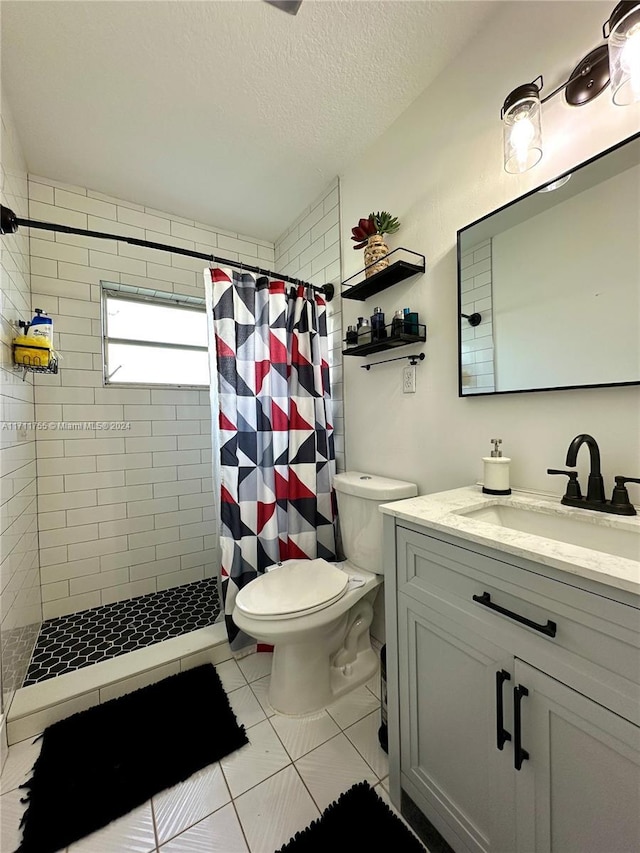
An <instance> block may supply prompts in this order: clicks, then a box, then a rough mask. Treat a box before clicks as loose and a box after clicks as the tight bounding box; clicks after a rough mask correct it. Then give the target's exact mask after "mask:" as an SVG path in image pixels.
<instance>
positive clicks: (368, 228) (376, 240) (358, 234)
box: [351, 210, 400, 278]
mask: <svg viewBox="0 0 640 853" xmlns="http://www.w3.org/2000/svg"><path fill="white" fill-rule="evenodd" d="M398 228H400V223H399V222H398V220H397V219H396V217H395V216H392V215H391V214H390V213H388V212H387V211H386V210H383V211H378V213H370V214H369V217H368V218H367V219H361V220H360V221H359V222H358V224H357V225H356V226H355V228H352V229H351V239H352V240H355V241H356V245H355V246H354V247H353V248H354V249H364V265H365V275H366V277H367V278H369V276H372V275H374V274H375V273H377V272H380V270H383V269H386V268H387V267H388V266H389V258H388V257H386V256H387V255H388V254H389V247H388V246H387V244H386V243H385V242H384V235H385V234H395V233H396V231H397V230H398Z"/></svg>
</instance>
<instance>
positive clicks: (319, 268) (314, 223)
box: [275, 178, 344, 471]
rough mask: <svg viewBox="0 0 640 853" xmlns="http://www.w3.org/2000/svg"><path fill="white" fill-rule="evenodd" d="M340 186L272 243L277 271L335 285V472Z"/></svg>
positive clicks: (340, 437)
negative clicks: (273, 244)
mask: <svg viewBox="0 0 640 853" xmlns="http://www.w3.org/2000/svg"><path fill="white" fill-rule="evenodd" d="M339 202H340V187H339V184H338V180H337V178H336V179H335V180H334V181H332V182H331V183H330V184H329V186H328V187H327V188H326V189H325V191H324V192H323V193H321V194H320V196H319V197H318V198H317V199H315V201H314V202H312V204H310V205H309V206H308V207H306V208H305V209H304V210H303V211H302V213H301V214H300V215H299V216H298V217H297V218H296V219H295V220H294V222H293V223H292V224H291V225H290V226H289V227H288V228H287V229H286V231H285V232H284V234H282V235H281V236H280V237H279V238H278V239H277V240H276V244H275V256H276V261H275V263H276V270H277V271H278V272H281V273H284V274H285V275H290V276H295V277H296V278H300V279H302V281H309V282H311V283H312V284H316V285H321V284H334V285H335V290H336V295H335V297H334V298H333V300H332V301H331V302H329V303H328V305H327V331H328V335H329V367H330V369H329V375H330V381H331V397H332V401H333V427H334V440H335V449H336V469H337V470H338V471H344V404H343V392H342V346H343V345H342V337H343V334H342V300H341V298H340V204H339Z"/></svg>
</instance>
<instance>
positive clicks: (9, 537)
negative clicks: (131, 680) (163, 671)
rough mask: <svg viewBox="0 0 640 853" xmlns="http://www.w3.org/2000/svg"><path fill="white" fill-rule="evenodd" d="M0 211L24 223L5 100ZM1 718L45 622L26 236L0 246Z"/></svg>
mask: <svg viewBox="0 0 640 853" xmlns="http://www.w3.org/2000/svg"><path fill="white" fill-rule="evenodd" d="M0 150H1V152H2V163H1V179H0V180H1V186H0V189H1V197H2V204H3V205H6V206H7V207H9V208H11V209H12V210H13V211H14V212H15V213H16V214H17V215H18V216H21V217H28V216H29V207H28V193H27V172H26V166H25V163H24V159H23V156H22V152H21V148H20V142H19V140H18V137H17V135H16V132H15V128H14V125H13V122H12V119H11V115H10V112H9V109H8V105H7V101H6V99H5V98H4V97H3V98H2V139H1V149H0ZM0 267H1V269H0V406H1V409H2V414H1V418H0V421H1V423H0V524H1V527H0V533H1V537H2V538H1V540H0V543H1V544H0V584H1V593H0V600H1V608H0V609H1V612H0V617H1V630H0V658H1V662H2V666H1V667H0V672H1V682H2V700H0V711H1V710H2V709H4V711H5V712H7V711H8V709H9V706H10V704H11V700H12V698H13V694H14V692H15V690H16V689H17V688H18V687H20V686H21V685H22V682H23V680H24V676H25V674H26V671H27V667H28V665H29V660H30V658H31V652H32V650H33V646H34V644H35V641H36V637H37V634H38V630H39V628H40V623H41V621H42V607H41V599H40V576H39V564H38V529H37V513H36V440H35V433H34V431H33V430H31V429H29V428H28V426H27V427H25V428H22V429H16V428H14V426H15V425H17V424H20V423H22V422H24V423H25V424H27V425H30V424H31V423H32V422H33V420H34V389H33V379H32V375H31V374H27V375H26V377H25V380H24V381H23V379H22V371H21V370H14V368H13V358H12V353H11V341H12V339H13V337H14V336H15V334H16V332H17V322H18V321H19V320H29V319H30V318H31V297H30V292H29V291H30V269H29V234H28V232H27V231H25V230H22V231H20V232H18V233H17V234H12V235H6V236H4V237H2V239H1V241H0Z"/></svg>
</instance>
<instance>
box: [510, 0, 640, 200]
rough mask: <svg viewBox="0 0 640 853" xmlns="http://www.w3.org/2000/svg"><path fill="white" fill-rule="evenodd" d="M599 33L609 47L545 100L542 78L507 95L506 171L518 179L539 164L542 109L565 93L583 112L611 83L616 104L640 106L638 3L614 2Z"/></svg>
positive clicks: (596, 51) (584, 62) (583, 62)
mask: <svg viewBox="0 0 640 853" xmlns="http://www.w3.org/2000/svg"><path fill="white" fill-rule="evenodd" d="M602 32H603V35H604V37H605V38H606V39H608V45H606V44H602V45H599V46H598V47H596V48H594V49H593V50H591V51H590V52H589V53H588V54H587V55H586V56H585V57H584V58H583V59H582V60H581V61H580V62H579V63H578V65H576V67H575V68H574V69H573V71H572V72H571V74H570V75H569V77H568V79H567V80H566V81H565V82H564V83H562V84H561V85H560V86H558V87H557V88H556V89H554V90H553V92H550V93H549V94H548V95H546V96H545V97H544V98H541V97H540V92H541V91H542V87H543V82H544V81H543V78H542V75H540V76H539V77H536V79H535V80H533V81H532V82H531V83H525V84H524V85H522V86H518V87H516V88H515V89H514V90H513V91H512V92H510V93H509V94H508V95H507V97H506V98H505V101H504V104H503V106H502V110H501V112H500V118H501V119H502V133H503V149H504V169H505V172H510V173H511V174H519V173H521V172H526V171H527V170H528V169H531V168H532V167H533V166H535V165H536V163H539V162H540V159H541V158H542V127H541V121H540V116H541V112H542V104H545V103H546V102H547V101H548V100H550V99H551V98H553V97H554V95H557V94H558V92H562V91H563V90H564V95H565V100H566V101H567V103H568V104H570V105H571V106H574V107H581V106H583V105H584V104H588V103H589V101H592V100H593V99H594V98H595V97H596V96H597V95H599V94H600V92H602V91H603V90H604V89H605V88H606V87H607V86H608V84H609V81H610V80H611V91H612V95H613V102H614V104H618V105H620V106H626V105H628V104H632V103H635V102H637V101H640V0H623V2H621V3H618V5H617V6H616V7H615V9H614V10H613V12H612V13H611V16H610V18H609V20H608V21H607V22H606V23H605V25H604V27H603V30H602ZM554 189H555V187H554Z"/></svg>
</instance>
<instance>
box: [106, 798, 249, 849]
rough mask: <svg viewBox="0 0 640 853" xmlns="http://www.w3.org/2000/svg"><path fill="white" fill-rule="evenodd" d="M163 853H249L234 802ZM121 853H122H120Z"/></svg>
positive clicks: (176, 841) (183, 836) (179, 837)
mask: <svg viewBox="0 0 640 853" xmlns="http://www.w3.org/2000/svg"><path fill="white" fill-rule="evenodd" d="M160 851H161V853H249V848H248V847H247V845H246V842H245V840H244V835H243V834H242V829H241V828H240V823H239V822H238V817H237V815H236V812H235V809H234V807H233V805H232V804H231V803H229V805H227V806H223V807H222V808H221V809H219V810H218V811H217V812H214V813H213V814H212V815H210V816H209V817H207V818H205V819H204V820H201V821H200V823H196V825H195V826H192V827H191V829H188V830H187V831H186V832H183V833H181V834H180V835H177V836H176V837H175V838H172V839H171V841H169V842H167V843H166V844H163V845H162V847H160ZM114 853H115V851H114ZM118 853H120V851H118Z"/></svg>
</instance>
